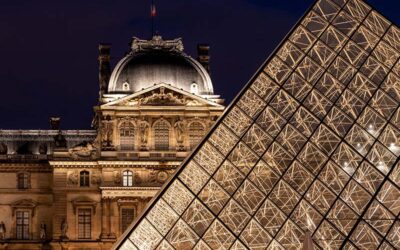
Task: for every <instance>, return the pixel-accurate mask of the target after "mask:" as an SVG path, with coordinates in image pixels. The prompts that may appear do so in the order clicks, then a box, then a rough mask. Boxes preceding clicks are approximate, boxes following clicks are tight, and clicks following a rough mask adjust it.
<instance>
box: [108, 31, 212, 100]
mask: <svg viewBox="0 0 400 250" xmlns="http://www.w3.org/2000/svg"><path fill="white" fill-rule="evenodd" d="M159 83H166V84H170V85H172V86H175V87H177V88H180V89H183V90H185V91H188V92H192V93H193V92H195V93H196V94H199V95H211V94H213V86H212V82H211V79H210V76H209V74H208V72H207V71H206V70H205V68H204V67H203V66H202V65H201V64H200V63H199V62H198V61H196V60H194V59H193V58H191V57H190V56H188V55H186V54H185V53H183V45H182V40H181V39H175V40H162V38H161V37H160V36H154V37H153V39H152V40H140V39H137V38H134V39H133V42H132V51H131V52H130V53H129V54H128V55H127V56H125V57H124V58H123V59H122V60H121V61H120V62H119V63H118V64H117V65H116V67H115V68H114V70H113V72H112V74H111V77H110V82H109V85H108V93H134V92H137V91H139V90H142V89H145V88H148V87H150V86H153V85H154V84H159Z"/></svg>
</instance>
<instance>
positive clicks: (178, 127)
mask: <svg viewBox="0 0 400 250" xmlns="http://www.w3.org/2000/svg"><path fill="white" fill-rule="evenodd" d="M174 129H175V135H176V142H177V143H178V150H184V148H183V140H184V136H185V122H184V121H183V120H179V121H177V122H176V123H175V125H174Z"/></svg>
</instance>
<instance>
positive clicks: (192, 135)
mask: <svg viewBox="0 0 400 250" xmlns="http://www.w3.org/2000/svg"><path fill="white" fill-rule="evenodd" d="M188 133H189V144H190V148H191V149H193V148H194V147H196V146H197V144H198V143H199V142H200V140H201V139H202V138H203V137H204V134H205V129H204V126H203V124H201V123H200V122H192V123H190V124H189V131H188Z"/></svg>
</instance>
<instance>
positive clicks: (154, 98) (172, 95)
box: [121, 87, 200, 106]
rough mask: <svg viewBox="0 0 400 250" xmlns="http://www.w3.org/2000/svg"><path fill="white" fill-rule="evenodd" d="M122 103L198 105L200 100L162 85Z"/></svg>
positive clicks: (136, 104)
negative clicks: (168, 89)
mask: <svg viewBox="0 0 400 250" xmlns="http://www.w3.org/2000/svg"><path fill="white" fill-rule="evenodd" d="M121 104H122V105H123V106H141V105H149V106H163V105H167V106H168V105H171V106H174V105H177V106H184V105H190V106H198V105H200V102H198V101H197V100H193V99H191V98H188V97H187V96H184V95H182V94H179V93H176V92H173V91H166V88H165V87H160V88H159V89H156V90H153V91H151V93H147V94H146V95H142V96H139V97H137V98H134V99H130V100H126V101H124V102H122V103H121Z"/></svg>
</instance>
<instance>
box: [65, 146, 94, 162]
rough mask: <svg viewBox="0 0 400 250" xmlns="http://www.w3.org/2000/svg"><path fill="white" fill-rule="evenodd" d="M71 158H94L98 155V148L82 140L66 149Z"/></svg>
mask: <svg viewBox="0 0 400 250" xmlns="http://www.w3.org/2000/svg"><path fill="white" fill-rule="evenodd" d="M68 153H69V155H70V156H71V158H72V159H74V160H77V159H88V158H89V159H96V158H97V157H98V155H99V152H98V149H97V148H96V147H95V146H94V145H93V144H92V143H90V142H82V143H80V144H78V145H77V146H75V147H73V148H70V149H69V150H68Z"/></svg>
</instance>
